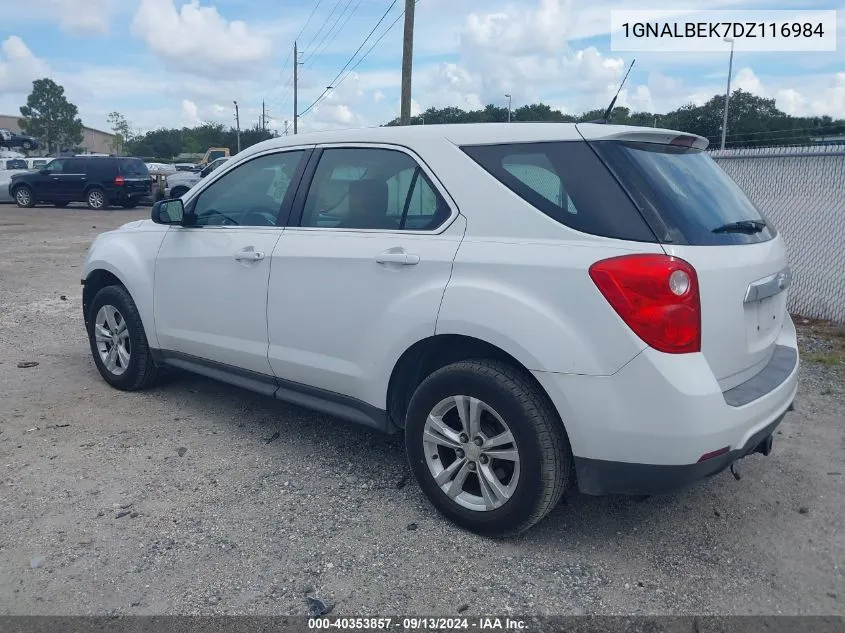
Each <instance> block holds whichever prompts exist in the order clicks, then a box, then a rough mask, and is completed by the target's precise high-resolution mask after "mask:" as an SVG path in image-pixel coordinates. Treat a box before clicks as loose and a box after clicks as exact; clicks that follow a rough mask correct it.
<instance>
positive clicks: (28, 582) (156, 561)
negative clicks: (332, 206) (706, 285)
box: [0, 205, 845, 615]
mask: <svg viewBox="0 0 845 633" xmlns="http://www.w3.org/2000/svg"><path fill="white" fill-rule="evenodd" d="M147 214H148V210H140V209H139V210H135V211H123V210H120V211H111V212H99V213H96V212H90V211H88V210H86V209H81V208H70V209H66V210H58V209H53V208H37V209H32V210H25V211H24V210H19V209H17V208H15V207H12V206H8V205H2V206H0V385H2V392H1V393H0V468H2V472H0V486H2V494H0V613H3V614H116V613H131V614H175V613H183V614H189V613H203V614H221V613H230V614H305V613H307V610H308V603H307V601H306V594H307V595H308V596H312V597H314V596H316V597H318V598H320V599H322V600H323V601H324V602H325V603H326V604H327V605H329V606H332V607H333V611H332V613H333V614H340V615H344V614H364V615H368V614H376V613H380V614H400V613H406V614H407V613H416V614H427V615H449V614H457V613H459V612H461V613H465V614H467V615H469V614H478V613H484V612H487V613H498V614H507V613H513V614H521V615H537V614H580V613H593V614H605V613H610V614H645V613H647V614H690V613H696V614H781V613H783V614H802V615H803V614H827V615H841V614H845V539H843V532H842V530H843V525H845V522H843V507H845V505H843V501H845V485H843V483H845V459H843V448H845V438H843V419H845V387H844V386H843V383H844V382H845V381H843V376H845V364H843V361H842V356H837V354H838V353H839V351H843V352H845V347H843V345H845V336H843V334H845V333H843V331H842V330H841V329H840V330H837V329H835V328H832V327H828V326H825V325H824V324H820V323H817V322H812V323H810V322H808V323H800V319H799V325H800V326H801V329H802V335H801V343H802V347H803V348H804V350H805V351H807V353H808V354H810V355H811V357H812V360H810V361H808V362H805V363H804V365H803V367H802V374H801V387H800V391H799V396H798V399H797V400H796V403H795V406H796V411H795V412H794V413H792V414H789V415H788V416H787V419H786V421H785V422H784V423H783V425H782V426H781V427H780V430H779V431H778V434H777V437H776V441H775V448H774V452H773V454H772V456H770V457H768V458H766V457H763V456H760V455H756V456H753V457H750V458H748V459H746V460H743V461H742V462H741V463H740V464H739V468H738V470H739V472H740V473H741V475H742V478H741V480H740V481H736V480H735V479H734V478H733V477H731V475H730V474H729V473H723V474H721V475H719V476H717V477H715V478H713V479H711V480H709V481H706V482H703V483H702V484H700V485H698V486H696V487H695V488H693V489H690V490H687V491H684V492H681V493H677V494H674V495H671V496H665V497H658V498H649V499H646V500H635V499H629V498H622V497H607V498H593V497H586V496H579V495H572V496H570V497H568V498H567V499H566V500H565V501H564V502H563V503H562V504H561V506H560V507H559V508H557V509H556V510H555V511H554V512H553V513H552V514H551V515H550V517H549V518H548V519H547V520H545V521H544V522H542V523H541V524H540V525H539V526H537V527H536V528H534V529H533V530H531V531H529V532H528V533H527V534H525V535H523V536H521V537H520V538H518V539H514V540H507V541H491V540H486V539H483V538H480V537H476V536H474V535H472V534H468V533H465V532H463V531H461V530H459V529H457V528H455V527H453V526H452V525H450V524H449V523H447V522H446V521H445V520H443V519H441V518H439V517H438V516H437V515H436V514H435V512H434V511H433V509H432V508H431V507H430V506H429V504H428V503H427V501H426V500H425V499H424V498H423V496H422V494H421V492H420V491H419V489H418V488H417V486H416V484H415V483H414V482H413V480H411V479H409V474H410V473H409V470H408V468H407V466H406V462H405V456H404V452H403V447H402V444H401V440H400V439H399V438H395V437H386V436H381V435H379V434H377V433H375V432H371V431H368V430H366V429H363V428H358V427H355V426H352V425H348V424H345V423H343V422H340V421H336V420H334V419H331V418H328V417H325V416H322V415H317V414H314V413H310V412H308V411H305V410H302V409H298V408H295V407H289V406H285V405H283V404H280V403H277V402H275V401H272V400H270V399H265V398H263V397H261V396H258V395H253V394H251V393H248V392H244V391H240V390H238V389H236V388H234V387H229V386H226V385H222V384H218V383H215V382H212V381H210V380H206V379H204V378H198V377H193V376H190V375H187V374H173V375H171V376H170V377H169V378H168V379H167V380H166V381H165V382H164V384H162V385H160V386H158V387H156V388H155V389H152V390H150V391H147V392H143V393H136V394H126V393H120V392H118V391H115V390H113V389H111V388H109V387H108V386H107V385H106V384H105V382H103V380H102V379H101V378H100V376H99V375H98V374H97V371H96V369H95V368H94V365H93V362H92V361H91V358H90V354H89V350H88V345H87V341H86V337H85V332H84V330H83V326H82V318H81V314H80V303H81V287H80V284H79V277H80V269H81V265H82V263H83V258H84V256H85V251H86V249H87V247H88V245H89V243H90V241H91V240H92V238H93V237H94V236H95V235H96V234H97V233H99V232H101V231H103V230H107V229H110V228H114V227H117V226H119V225H120V224H122V223H124V222H127V221H129V220H133V219H136V218H140V217H144V216H146V215H147ZM838 350H839V351H838ZM22 361H32V362H37V363H38V365H37V366H34V367H29V368H19V367H18V364H19V363H20V362H22ZM272 438H275V439H272ZM268 440H270V441H268Z"/></svg>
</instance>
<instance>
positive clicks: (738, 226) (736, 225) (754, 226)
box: [713, 220, 766, 233]
mask: <svg viewBox="0 0 845 633" xmlns="http://www.w3.org/2000/svg"><path fill="white" fill-rule="evenodd" d="M765 228H766V223H765V222H764V221H763V220H739V221H738V222H729V223H728V224H723V225H722V226H720V227H718V228H715V229H713V232H714V233H759V232H760V231H762V230H763V229H765Z"/></svg>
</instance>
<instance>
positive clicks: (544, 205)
mask: <svg viewBox="0 0 845 633" xmlns="http://www.w3.org/2000/svg"><path fill="white" fill-rule="evenodd" d="M461 149H462V150H463V151H464V152H465V153H466V154H467V155H468V156H469V157H470V158H472V159H473V160H474V161H475V162H476V163H478V164H479V165H480V166H481V167H482V168H484V169H485V170H486V171H487V172H488V173H490V175H491V176H493V177H494V178H495V179H496V180H498V181H499V182H500V183H501V184H502V185H504V186H505V187H507V188H508V189H510V190H511V192H513V193H514V194H516V195H517V196H519V197H520V198H522V200H524V201H525V202H527V203H529V204H530V205H532V206H533V207H535V208H536V209H537V210H538V211H540V212H542V213H544V214H546V215H547V216H549V217H550V218H552V219H553V220H555V221H557V222H560V223H561V224H564V225H566V226H568V227H570V228H572V229H575V230H577V231H581V232H582V233H589V234H591V235H600V236H603V237H612V238H616V239H623V240H631V241H637V242H655V241H656V240H657V238H656V236H655V234H654V232H653V231H652V230H651V229H650V228H649V225H648V224H647V223H646V221H645V220H644V219H643V216H642V215H641V214H640V213H639V211H638V210H637V208H636V207H635V206H634V204H633V202H632V201H631V199H630V197H629V196H628V195H627V194H626V193H625V191H624V190H623V189H622V188H621V187H620V186H619V184H618V183H617V182H616V180H615V179H614V177H613V175H612V174H611V173H610V172H609V171H608V169H607V167H606V166H605V165H604V164H603V163H602V161H601V160H600V159H599V158H598V156H596V153H595V152H594V151H593V150H592V149H591V148H590V146H589V145H587V143H585V142H583V141H554V142H543V143H508V144H498V145H470V146H464V147H462V148H461Z"/></svg>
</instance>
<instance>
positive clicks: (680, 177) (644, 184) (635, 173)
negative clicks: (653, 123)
mask: <svg viewBox="0 0 845 633" xmlns="http://www.w3.org/2000/svg"><path fill="white" fill-rule="evenodd" d="M593 146H594V147H595V148H596V151H597V152H598V153H599V155H601V157H602V158H603V159H604V160H605V161H606V162H607V164H608V165H609V166H610V169H611V171H613V172H614V173H615V174H616V176H617V177H618V178H619V181H620V182H621V183H622V186H623V187H625V189H626V190H627V191H628V193H629V194H630V195H631V197H632V198H633V199H634V201H635V202H636V203H637V204H638V205H639V207H640V208H641V209H643V211H644V213H645V214H646V217H649V218H653V219H654V221H653V222H652V224H653V225H655V226H656V231H657V233H658V235H659V236H660V237H661V240H662V241H666V242H675V243H681V244H684V243H686V244H690V245H693V246H706V245H711V246H717V245H722V244H725V245H726V244H753V243H757V242H766V241H768V240H771V239H772V238H774V236H775V235H776V231H775V229H774V227H773V226H772V225H771V223H769V222H768V220H766V218H765V217H763V215H762V214H761V213H760V211H759V210H758V209H757V208H756V207H755V206H754V204H753V203H752V202H751V201H750V200H749V199H748V197H747V196H746V195H745V193H744V192H743V191H742V189H741V188H740V187H739V185H737V184H736V183H735V182H734V181H733V180H731V178H730V177H729V176H728V175H727V174H726V173H725V172H724V171H722V169H721V168H720V167H719V166H718V165H717V164H716V163H715V162H714V161H713V159H712V158H710V157H709V156H708V155H707V153H706V152H704V151H702V150H700V149H695V148H690V147H683V146H677V145H662V144H657V143H631V142H619V141H596V142H593ZM764 223H765V224H764Z"/></svg>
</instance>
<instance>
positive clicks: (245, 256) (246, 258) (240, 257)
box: [235, 251, 264, 262]
mask: <svg viewBox="0 0 845 633" xmlns="http://www.w3.org/2000/svg"><path fill="white" fill-rule="evenodd" d="M262 259H264V253H262V252H261V251H238V252H237V253H235V261H239V262H257V261H261V260H262Z"/></svg>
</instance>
